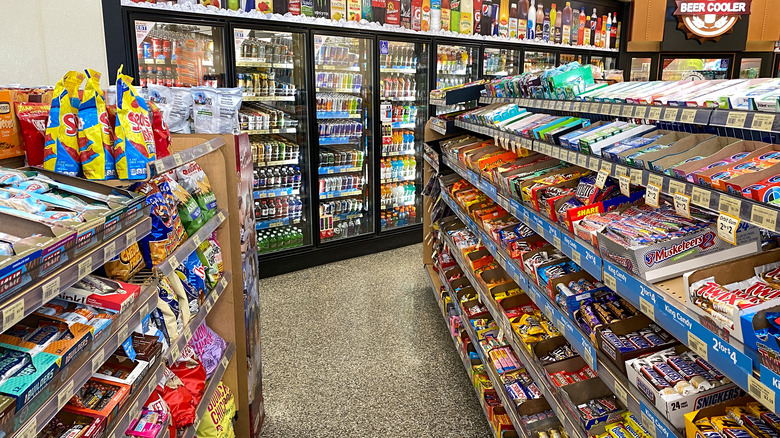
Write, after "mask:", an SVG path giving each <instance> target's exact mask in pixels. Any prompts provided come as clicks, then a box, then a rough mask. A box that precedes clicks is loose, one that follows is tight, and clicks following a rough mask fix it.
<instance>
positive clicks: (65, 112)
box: [43, 71, 84, 176]
mask: <svg viewBox="0 0 780 438" xmlns="http://www.w3.org/2000/svg"><path fill="white" fill-rule="evenodd" d="M83 80H84V75H83V74H81V73H80V72H77V71H70V72H68V73H67V74H66V75H65V76H63V77H62V79H60V81H59V82H57V85H56V86H55V87H54V95H53V97H52V100H51V110H50V111H49V122H48V123H47V125H46V137H45V143H44V146H43V148H44V149H43V168H44V169H46V170H52V171H54V172H57V173H64V174H66V175H71V176H79V174H80V173H81V162H80V160H79V141H78V132H79V116H78V108H79V95H78V90H79V86H80V85H81V82H82V81H83Z"/></svg>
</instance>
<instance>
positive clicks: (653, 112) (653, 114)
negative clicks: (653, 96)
mask: <svg viewBox="0 0 780 438" xmlns="http://www.w3.org/2000/svg"><path fill="white" fill-rule="evenodd" d="M647 118H648V119H650V120H660V119H661V108H659V107H650V108H649V109H648V110H647Z"/></svg>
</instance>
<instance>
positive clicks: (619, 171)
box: [615, 165, 628, 178]
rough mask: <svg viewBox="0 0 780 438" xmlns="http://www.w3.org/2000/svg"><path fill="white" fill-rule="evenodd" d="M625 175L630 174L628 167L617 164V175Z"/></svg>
mask: <svg viewBox="0 0 780 438" xmlns="http://www.w3.org/2000/svg"><path fill="white" fill-rule="evenodd" d="M623 175H626V176H627V175H628V169H626V168H625V167H623V166H618V165H615V176H617V177H618V178H619V177H621V176H623Z"/></svg>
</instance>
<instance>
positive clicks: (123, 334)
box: [116, 325, 130, 345]
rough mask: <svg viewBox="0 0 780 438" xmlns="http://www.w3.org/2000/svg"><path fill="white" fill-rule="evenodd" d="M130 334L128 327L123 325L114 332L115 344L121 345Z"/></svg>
mask: <svg viewBox="0 0 780 438" xmlns="http://www.w3.org/2000/svg"><path fill="white" fill-rule="evenodd" d="M129 333H130V327H128V326H127V325H123V326H122V327H119V328H118V329H117V331H116V339H117V344H119V345H122V343H123V342H125V340H126V339H127V338H128V336H129Z"/></svg>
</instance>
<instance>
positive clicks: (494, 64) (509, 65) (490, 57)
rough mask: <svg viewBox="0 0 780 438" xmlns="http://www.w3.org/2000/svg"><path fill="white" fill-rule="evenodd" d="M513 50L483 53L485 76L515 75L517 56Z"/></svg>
mask: <svg viewBox="0 0 780 438" xmlns="http://www.w3.org/2000/svg"><path fill="white" fill-rule="evenodd" d="M517 53H518V52H517V51H515V50H506V49H501V50H500V51H498V52H491V53H488V52H485V66H484V69H485V74H486V75H495V74H504V75H513V74H515V73H516V67H515V66H516V65H517V55H516V54H517Z"/></svg>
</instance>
